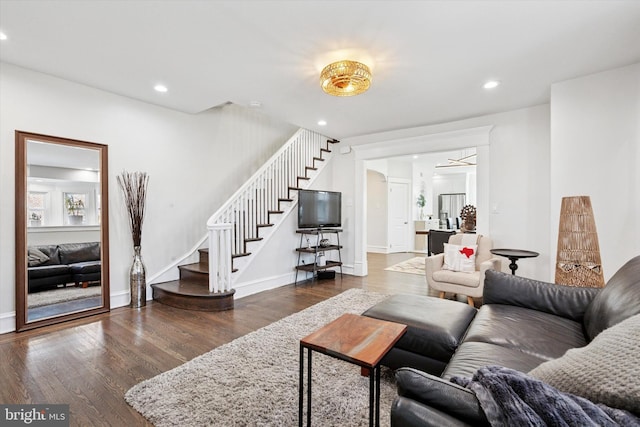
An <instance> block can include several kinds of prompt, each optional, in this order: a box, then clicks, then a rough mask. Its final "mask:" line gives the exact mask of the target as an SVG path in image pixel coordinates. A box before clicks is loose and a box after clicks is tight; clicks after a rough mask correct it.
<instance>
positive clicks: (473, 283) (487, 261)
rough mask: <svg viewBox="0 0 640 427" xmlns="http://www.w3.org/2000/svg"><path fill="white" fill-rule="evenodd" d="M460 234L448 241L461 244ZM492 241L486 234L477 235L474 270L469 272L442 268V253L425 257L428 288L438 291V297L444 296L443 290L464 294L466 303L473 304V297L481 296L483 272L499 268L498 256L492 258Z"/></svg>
mask: <svg viewBox="0 0 640 427" xmlns="http://www.w3.org/2000/svg"><path fill="white" fill-rule="evenodd" d="M462 237H463V235H462V234H456V235H453V236H451V237H450V238H449V243H450V244H454V245H460V244H462ZM492 248H493V241H492V240H491V238H489V237H486V236H478V249H477V251H476V263H475V267H476V271H474V272H471V273H465V272H459V271H452V270H444V269H443V268H442V267H443V265H444V254H437V255H432V256H429V257H426V258H425V273H426V277H427V284H428V285H429V288H430V289H433V290H436V291H439V296H440V298H444V296H445V292H451V293H454V294H460V295H466V296H467V303H468V304H469V305H470V306H473V298H479V297H481V296H482V291H483V290H484V273H485V271H487V270H498V271H500V269H501V261H500V259H499V258H493V255H492V254H491V252H490V250H491V249H492Z"/></svg>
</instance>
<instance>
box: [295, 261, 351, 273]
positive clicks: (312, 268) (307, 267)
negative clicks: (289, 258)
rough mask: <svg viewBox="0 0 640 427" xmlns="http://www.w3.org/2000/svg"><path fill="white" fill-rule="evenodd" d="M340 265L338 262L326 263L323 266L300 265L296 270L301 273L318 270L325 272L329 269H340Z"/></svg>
mask: <svg viewBox="0 0 640 427" xmlns="http://www.w3.org/2000/svg"><path fill="white" fill-rule="evenodd" d="M340 266H342V263H341V262H340V261H327V262H326V264H325V265H317V264H302V265H298V266H296V269H297V270H302V271H318V270H326V269H327V268H331V267H340Z"/></svg>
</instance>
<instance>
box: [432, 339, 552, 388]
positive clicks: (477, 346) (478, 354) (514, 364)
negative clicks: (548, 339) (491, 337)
mask: <svg viewBox="0 0 640 427" xmlns="http://www.w3.org/2000/svg"><path fill="white" fill-rule="evenodd" d="M542 362H546V360H545V359H542V358H540V357H538V356H535V355H533V354H530V353H525V352H522V351H520V350H519V349H517V348H511V347H503V346H500V345H496V344H491V343H485V342H468V341H465V342H463V343H462V344H460V347H458V350H456V354H455V355H454V356H453V358H452V359H451V361H450V362H449V364H448V365H447V368H446V369H445V370H444V372H443V374H442V378H445V379H451V378H452V377H467V378H471V377H473V374H474V373H475V372H476V371H477V370H478V369H480V368H483V367H485V366H490V365H500V366H504V367H507V368H511V369H515V370H518V371H521V372H528V371H530V370H531V369H533V368H535V367H536V366H538V365H540V364H541V363H542Z"/></svg>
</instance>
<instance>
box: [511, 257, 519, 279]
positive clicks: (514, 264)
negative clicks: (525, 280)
mask: <svg viewBox="0 0 640 427" xmlns="http://www.w3.org/2000/svg"><path fill="white" fill-rule="evenodd" d="M509 260H510V261H511V264H509V268H510V269H511V274H513V275H514V276H515V275H516V270H517V269H518V264H516V261H518V258H509Z"/></svg>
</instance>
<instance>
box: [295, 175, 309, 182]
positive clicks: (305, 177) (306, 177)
mask: <svg viewBox="0 0 640 427" xmlns="http://www.w3.org/2000/svg"><path fill="white" fill-rule="evenodd" d="M297 179H303V180H305V181H306V180H309V179H311V178H309V177H308V176H299V177H297Z"/></svg>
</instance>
